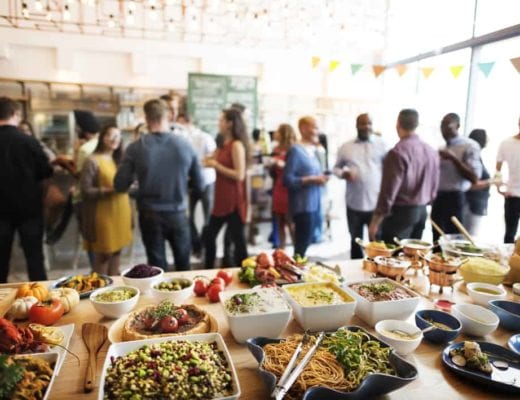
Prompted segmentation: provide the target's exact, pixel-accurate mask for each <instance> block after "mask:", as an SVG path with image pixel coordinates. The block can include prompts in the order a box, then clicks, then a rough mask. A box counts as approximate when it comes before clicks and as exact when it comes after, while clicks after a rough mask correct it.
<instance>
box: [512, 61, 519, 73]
mask: <svg viewBox="0 0 520 400" xmlns="http://www.w3.org/2000/svg"><path fill="white" fill-rule="evenodd" d="M510 61H511V64H513V67H515V69H516V71H517V72H518V73H520V57H516V58H511V60H510Z"/></svg>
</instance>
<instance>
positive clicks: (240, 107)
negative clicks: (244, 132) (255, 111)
mask: <svg viewBox="0 0 520 400" xmlns="http://www.w3.org/2000/svg"><path fill="white" fill-rule="evenodd" d="M230 108H234V109H235V110H238V111H240V114H243V113H244V111H245V110H246V108H247V107H246V106H245V105H243V104H242V103H233V104H231V107H230Z"/></svg>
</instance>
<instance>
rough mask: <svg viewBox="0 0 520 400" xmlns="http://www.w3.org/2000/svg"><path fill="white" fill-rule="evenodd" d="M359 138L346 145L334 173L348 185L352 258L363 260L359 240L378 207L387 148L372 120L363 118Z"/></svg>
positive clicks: (338, 157) (338, 158)
mask: <svg viewBox="0 0 520 400" xmlns="http://www.w3.org/2000/svg"><path fill="white" fill-rule="evenodd" d="M356 129H357V138H356V139H353V140H350V141H348V142H346V143H345V144H343V145H342V146H341V147H340V149H339V151H338V156H337V161H336V165H335V166H334V173H335V174H336V176H338V177H339V178H341V179H345V180H346V181H347V194H346V204H347V222H348V229H349V232H350V239H351V240H350V241H351V244H350V246H351V247H350V257H351V258H352V259H355V258H363V252H362V251H361V247H360V246H359V245H358V244H357V243H356V241H355V239H356V238H357V237H359V238H363V229H364V227H365V225H366V226H367V227H368V225H369V224H370V220H371V219H372V213H373V211H374V209H375V207H376V203H377V196H378V194H379V189H380V186H381V176H382V167H383V159H384V158H385V155H386V153H387V147H386V145H385V143H384V142H383V140H382V139H381V138H380V137H379V136H377V135H374V134H373V132H372V119H371V118H370V116H369V115H368V114H360V115H359V116H358V117H357V119H356Z"/></svg>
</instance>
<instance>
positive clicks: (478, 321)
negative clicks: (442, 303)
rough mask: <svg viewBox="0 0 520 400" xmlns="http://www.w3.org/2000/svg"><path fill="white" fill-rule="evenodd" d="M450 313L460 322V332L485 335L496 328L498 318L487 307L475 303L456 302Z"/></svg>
mask: <svg viewBox="0 0 520 400" xmlns="http://www.w3.org/2000/svg"><path fill="white" fill-rule="evenodd" d="M452 314H453V316H454V317H456V318H458V319H459V321H460V322H461V323H462V333H465V334H467V335H471V336H486V335H488V334H490V333H491V332H493V331H494V330H495V329H497V326H498V322H499V319H498V317H497V316H496V314H495V313H494V312H492V311H489V310H488V309H487V308H484V307H482V306H477V305H475V304H456V305H455V306H453V308H452Z"/></svg>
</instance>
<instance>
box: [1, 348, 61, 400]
mask: <svg viewBox="0 0 520 400" xmlns="http://www.w3.org/2000/svg"><path fill="white" fill-rule="evenodd" d="M11 357H14V358H32V359H38V360H42V361H47V362H48V363H49V364H50V365H53V364H54V368H53V369H52V375H51V376H50V381H49V386H47V389H45V394H44V395H43V400H47V399H50V398H51V391H52V385H53V384H54V381H55V380H56V377H57V376H58V373H59V372H60V368H61V364H60V363H59V361H58V360H59V358H60V355H59V354H58V353H54V352H47V353H33V354H15V355H12V356H11ZM53 395H54V394H53Z"/></svg>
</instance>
